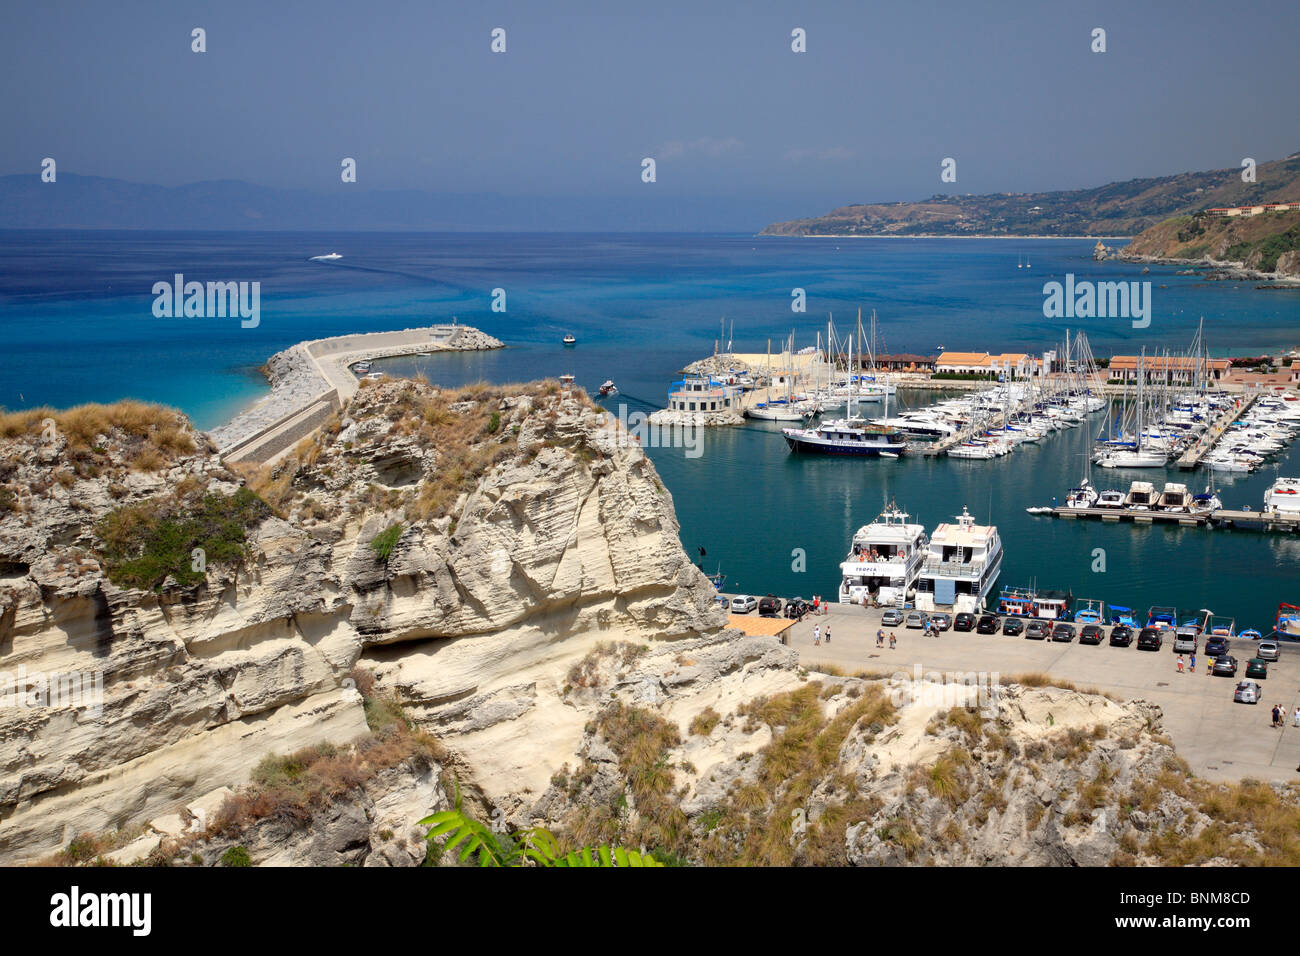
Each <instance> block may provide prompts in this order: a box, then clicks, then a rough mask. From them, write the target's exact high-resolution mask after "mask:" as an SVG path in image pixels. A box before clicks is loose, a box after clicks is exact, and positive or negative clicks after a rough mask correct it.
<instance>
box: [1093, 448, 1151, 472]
mask: <svg viewBox="0 0 1300 956" xmlns="http://www.w3.org/2000/svg"><path fill="white" fill-rule="evenodd" d="M1097 464H1098V465H1100V466H1101V467H1102V468H1163V467H1165V465H1167V464H1169V453H1168V452H1165V451H1160V450H1159V449H1156V448H1150V447H1147V448H1115V449H1112V450H1111V451H1107V452H1103V453H1102V454H1101V455H1100V456H1098V458H1097Z"/></svg>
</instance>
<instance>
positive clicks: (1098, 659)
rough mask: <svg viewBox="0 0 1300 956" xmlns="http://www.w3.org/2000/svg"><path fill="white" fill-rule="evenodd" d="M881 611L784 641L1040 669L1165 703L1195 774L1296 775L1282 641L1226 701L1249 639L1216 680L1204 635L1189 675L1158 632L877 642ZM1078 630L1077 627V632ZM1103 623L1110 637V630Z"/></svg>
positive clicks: (809, 623) (837, 614)
mask: <svg viewBox="0 0 1300 956" xmlns="http://www.w3.org/2000/svg"><path fill="white" fill-rule="evenodd" d="M882 614H883V611H882V610H880V609H865V608H862V607H858V606H855V605H842V604H832V605H830V607H829V609H828V613H826V614H823V615H818V616H816V617H812V616H810V617H806V618H804V620H803V621H800V622H797V623H796V624H795V625H794V626H793V627H792V628H790V629H789V630H788V631H787V632H786V634H785V639H786V641H787V643H789V644H790V645H791V646H792V647H794V648H796V649H797V650H798V651H799V656H800V659H801V661H802V662H803V663H804V664H805V665H806V666H809V667H813V668H815V665H816V664H818V663H821V662H826V663H831V664H836V665H838V666H839V667H841V668H843V669H844V670H846V671H849V672H852V671H853V670H857V669H865V670H869V671H880V670H885V669H888V670H890V671H891V672H892V671H893V670H895V669H897V670H900V671H907V672H909V673H910V672H911V670H912V668H913V666H914V665H916V664H919V665H921V666H922V667H923V668H924V669H925V670H926V671H939V672H966V671H985V672H996V673H998V674H1000V675H1012V674H1023V673H1043V674H1048V675H1050V676H1052V677H1057V678H1061V679H1063V680H1067V681H1069V682H1071V683H1072V684H1075V685H1076V686H1078V687H1081V688H1088V687H1096V688H1098V689H1100V690H1103V691H1108V692H1110V693H1112V694H1114V695H1115V696H1117V697H1121V698H1123V699H1126V700H1127V699H1139V698H1142V699H1146V700H1149V701H1153V702H1154V703H1157V704H1159V705H1160V707H1161V708H1162V709H1163V710H1164V715H1165V719H1164V729H1165V731H1166V732H1167V733H1168V734H1169V736H1170V737H1171V738H1172V739H1173V741H1174V745H1175V746H1176V747H1177V748H1178V752H1179V754H1181V755H1182V757H1183V758H1184V759H1186V760H1187V762H1188V763H1189V764H1191V766H1192V769H1193V771H1194V772H1195V773H1197V774H1198V775H1201V776H1204V777H1206V778H1208V779H1212V780H1239V779H1241V778H1243V777H1255V778H1259V779H1264V780H1282V781H1293V782H1294V781H1296V780H1297V779H1300V774H1297V772H1296V768H1297V765H1300V728H1297V727H1293V726H1292V716H1291V715H1292V714H1294V712H1295V708H1296V706H1297V704H1300V648H1297V647H1295V646H1294V645H1289V643H1288V642H1286V641H1281V642H1279V643H1280V644H1281V646H1282V649H1281V657H1280V660H1278V661H1276V662H1274V663H1271V664H1269V667H1268V677H1267V678H1263V679H1260V678H1250V679H1252V680H1256V681H1257V683H1258V684H1259V685H1260V688H1261V690H1262V696H1261V700H1260V703H1259V704H1257V705H1250V704H1238V703H1234V702H1233V699H1232V695H1233V691H1234V690H1235V688H1236V686H1237V682H1238V681H1239V680H1243V679H1246V662H1247V660H1249V659H1250V658H1251V657H1253V656H1255V652H1254V647H1255V644H1254V642H1252V641H1242V640H1235V639H1234V640H1233V641H1231V647H1230V650H1229V653H1231V654H1232V655H1233V656H1234V657H1236V658H1237V662H1238V665H1239V666H1238V669H1237V676H1236V677H1235V678H1231V677H1214V676H1210V675H1209V674H1208V673H1207V672H1208V669H1209V665H1210V664H1211V663H1212V662H1211V661H1210V659H1209V658H1207V657H1205V656H1204V643H1205V641H1204V638H1202V639H1201V642H1200V649H1201V650H1200V652H1198V654H1197V655H1196V673H1195V674H1192V673H1183V674H1179V673H1178V669H1177V659H1178V655H1176V654H1175V653H1174V652H1173V636H1172V634H1167V635H1166V637H1165V641H1164V646H1163V647H1162V648H1161V649H1160V650H1159V651H1139V650H1138V649H1137V630H1135V631H1134V636H1133V643H1132V644H1130V645H1129V646H1128V647H1111V646H1110V645H1109V643H1107V642H1103V643H1101V644H1099V645H1087V644H1083V645H1081V644H1080V643H1079V639H1078V636H1077V633H1076V636H1075V638H1074V640H1073V641H1072V642H1070V643H1068V644H1066V643H1057V642H1053V641H1050V640H1027V639H1025V637H1024V636H1023V635H1020V636H1015V637H1012V636H1008V635H1006V634H1003V633H1001V630H1000V629H999V632H998V633H997V634H979V633H976V632H975V631H953V630H947V631H944V632H942V633H941V634H940V635H939V637H937V638H934V637H925V636H924V634H923V632H922V631H920V630H909V629H907V628H904V627H902V626H901V625H900V626H896V627H885V628H884V630H885V635H886V642H885V646H884V647H883V648H877V647H876V631H877V630H878V629H879V628H880V627H881V623H880V621H881V615H882ZM815 625H821V629H822V632H823V634H824V633H825V631H826V628H827V626H828V625H829V626H830V629H831V642H830V644H826V643H822V645H821V646H819V647H814V646H813V627H814V626H815ZM1079 629H1080V628H1078V627H1077V626H1076V632H1077V631H1078V630H1079ZM1105 630H1106V632H1107V641H1108V640H1109V632H1110V628H1106V629H1105ZM890 632H892V633H893V634H894V635H895V636H896V637H897V638H898V647H897V649H895V650H892V651H891V650H890V649H889V642H888V635H889V634H890ZM1185 660H1186V659H1185ZM1274 704H1282V705H1283V706H1284V707H1285V708H1286V713H1287V719H1286V726H1285V728H1284V729H1283V730H1275V729H1273V727H1272V726H1271V719H1272V715H1271V711H1272V708H1273V705H1274Z"/></svg>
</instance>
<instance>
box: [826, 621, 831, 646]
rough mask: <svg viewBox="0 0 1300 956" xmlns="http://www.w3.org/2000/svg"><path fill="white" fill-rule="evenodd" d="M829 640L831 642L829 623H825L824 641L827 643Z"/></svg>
mask: <svg viewBox="0 0 1300 956" xmlns="http://www.w3.org/2000/svg"><path fill="white" fill-rule="evenodd" d="M830 642H831V626H830V625H829V624H827V625H826V643H827V644H829V643H830Z"/></svg>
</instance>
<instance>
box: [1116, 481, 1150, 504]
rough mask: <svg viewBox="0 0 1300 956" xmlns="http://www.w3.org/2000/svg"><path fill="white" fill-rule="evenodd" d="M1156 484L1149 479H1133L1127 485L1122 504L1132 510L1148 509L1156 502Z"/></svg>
mask: <svg viewBox="0 0 1300 956" xmlns="http://www.w3.org/2000/svg"><path fill="white" fill-rule="evenodd" d="M1156 497H1157V496H1156V486H1155V485H1153V484H1151V482H1149V481H1135V482H1133V484H1131V485H1129V489H1128V494H1127V495H1126V496H1125V498H1124V505H1125V507H1127V508H1131V509H1133V510H1134V511H1150V510H1151V506H1152V505H1153V504H1155V503H1156Z"/></svg>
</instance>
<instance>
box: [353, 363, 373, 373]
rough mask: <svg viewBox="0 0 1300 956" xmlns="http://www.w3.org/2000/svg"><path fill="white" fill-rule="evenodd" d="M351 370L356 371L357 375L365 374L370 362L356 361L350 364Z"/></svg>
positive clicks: (368, 369)
mask: <svg viewBox="0 0 1300 956" xmlns="http://www.w3.org/2000/svg"><path fill="white" fill-rule="evenodd" d="M352 371H353V372H355V373H357V374H358V375H365V374H366V373H367V372H369V371H370V363H369V362H358V363H357V364H356V365H354V366H352Z"/></svg>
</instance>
